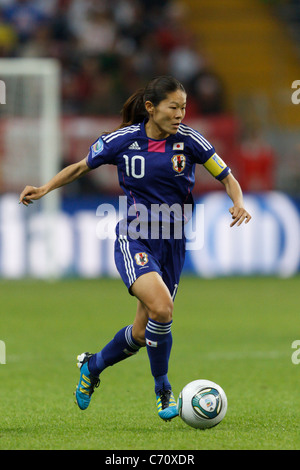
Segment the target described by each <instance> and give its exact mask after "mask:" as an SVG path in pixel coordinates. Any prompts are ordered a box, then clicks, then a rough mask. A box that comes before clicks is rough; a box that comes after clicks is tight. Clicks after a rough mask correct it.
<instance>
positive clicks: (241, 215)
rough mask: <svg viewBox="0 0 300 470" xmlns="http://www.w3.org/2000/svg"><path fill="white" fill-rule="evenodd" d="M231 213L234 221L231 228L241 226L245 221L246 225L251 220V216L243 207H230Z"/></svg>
mask: <svg viewBox="0 0 300 470" xmlns="http://www.w3.org/2000/svg"><path fill="white" fill-rule="evenodd" d="M229 212H230V214H231V215H232V219H233V222H231V224H230V227H233V226H234V225H235V224H237V226H239V225H241V224H242V223H243V222H244V221H245V224H247V223H248V222H250V220H251V215H250V214H249V212H247V211H246V210H245V209H244V208H243V207H236V206H233V207H230V209H229Z"/></svg>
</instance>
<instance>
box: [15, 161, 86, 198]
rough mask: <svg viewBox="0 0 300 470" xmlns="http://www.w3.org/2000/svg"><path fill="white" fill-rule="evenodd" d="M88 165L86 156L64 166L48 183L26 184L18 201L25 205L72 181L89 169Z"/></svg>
mask: <svg viewBox="0 0 300 470" xmlns="http://www.w3.org/2000/svg"><path fill="white" fill-rule="evenodd" d="M90 169H91V168H90V167H89V166H88V165H87V163H86V158H84V159H83V160H81V161H80V162H78V163H73V164H72V165H69V166H66V167H65V168H64V169H63V170H61V171H60V172H59V173H57V175H55V176H54V177H53V178H52V179H51V180H50V181H48V183H46V184H44V185H43V186H40V187H35V186H26V187H25V188H24V189H23V191H22V192H21V194H20V200H19V202H20V203H23V204H24V205H25V206H28V204H32V202H33V200H36V199H40V198H41V197H43V196H45V195H46V194H48V193H50V191H53V190H54V189H57V188H60V187H61V186H64V185H66V184H69V183H72V181H75V180H76V179H78V178H79V177H80V176H83V175H84V174H85V173H87V172H88V171H90Z"/></svg>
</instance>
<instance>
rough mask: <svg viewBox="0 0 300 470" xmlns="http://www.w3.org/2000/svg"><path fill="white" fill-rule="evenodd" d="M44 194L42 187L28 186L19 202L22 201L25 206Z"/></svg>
mask: <svg viewBox="0 0 300 470" xmlns="http://www.w3.org/2000/svg"><path fill="white" fill-rule="evenodd" d="M44 194H45V193H44V191H43V190H42V189H41V188H36V187H35V186H26V187H25V188H24V189H23V191H22V192H21V194H20V199H19V204H21V203H22V204H24V206H28V205H29V204H32V203H33V200H36V199H40V198H41V197H43V196H44Z"/></svg>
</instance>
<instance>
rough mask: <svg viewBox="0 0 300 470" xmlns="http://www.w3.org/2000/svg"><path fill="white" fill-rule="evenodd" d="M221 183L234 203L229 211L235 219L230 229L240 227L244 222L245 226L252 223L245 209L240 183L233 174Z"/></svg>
mask: <svg viewBox="0 0 300 470" xmlns="http://www.w3.org/2000/svg"><path fill="white" fill-rule="evenodd" d="M221 183H223V184H224V186H225V190H226V192H227V194H228V196H229V197H230V199H231V200H232V202H233V207H230V209H229V212H230V214H231V215H232V219H233V222H232V223H231V224H230V227H233V226H234V225H235V224H237V226H239V225H241V224H242V223H243V222H244V221H245V224H247V223H248V222H250V220H251V215H250V214H249V212H247V211H246V209H245V208H244V200H243V193H242V190H241V187H240V185H239V182H238V181H237V180H236V179H235V177H234V176H233V175H232V173H229V174H228V175H227V176H226V177H225V178H223V179H222V180H221Z"/></svg>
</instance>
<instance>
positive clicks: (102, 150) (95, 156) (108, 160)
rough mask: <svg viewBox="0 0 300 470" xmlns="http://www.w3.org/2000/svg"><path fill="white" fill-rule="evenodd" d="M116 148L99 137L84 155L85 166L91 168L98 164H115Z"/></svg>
mask: <svg viewBox="0 0 300 470" xmlns="http://www.w3.org/2000/svg"><path fill="white" fill-rule="evenodd" d="M115 158H116V150H115V149H114V146H113V145H112V144H109V143H107V142H105V139H103V138H102V137H99V138H98V139H97V140H96V141H95V142H94V143H93V144H92V145H91V146H90V149H89V153H88V155H87V157H86V163H87V166H88V167H89V168H91V169H94V168H97V167H98V166H101V165H105V164H110V165H114V164H115Z"/></svg>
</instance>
